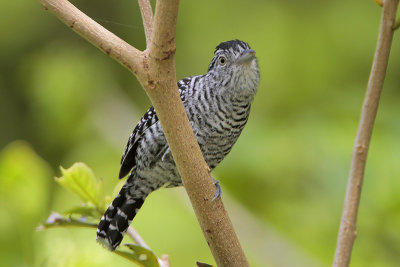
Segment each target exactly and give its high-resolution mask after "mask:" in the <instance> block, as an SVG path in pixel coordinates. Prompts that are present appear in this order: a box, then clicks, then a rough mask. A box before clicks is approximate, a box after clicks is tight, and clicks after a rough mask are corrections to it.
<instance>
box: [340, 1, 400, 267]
mask: <svg viewBox="0 0 400 267" xmlns="http://www.w3.org/2000/svg"><path fill="white" fill-rule="evenodd" d="M398 2H399V0H384V1H383V10H382V20H381V25H380V31H379V37H378V44H377V47H376V51H375V57H374V61H373V63H372V69H371V74H370V76H369V81H368V87H367V92H366V95H365V99H364V104H363V106H362V110H361V118H360V124H359V126H358V131H357V136H356V140H355V143H354V149H353V156H352V161H351V167H350V174H349V181H348V185H347V191H346V198H345V203H344V207H343V214H342V220H341V222H340V230H339V236H338V241H337V247H336V253H335V259H334V263H333V266H335V267H346V266H348V265H349V263H350V257H351V251H352V248H353V244H354V240H355V238H356V224H357V213H358V207H359V204H360V196H361V187H362V183H363V178H364V170H365V163H366V160H367V153H368V148H369V143H370V140H371V135H372V130H373V127H374V121H375V117H376V113H377V111H378V104H379V98H380V94H381V91H382V87H383V81H384V79H385V73H386V68H387V64H388V60H389V53H390V47H391V44H392V38H393V31H394V30H393V23H394V20H395V16H396V10H397V5H398Z"/></svg>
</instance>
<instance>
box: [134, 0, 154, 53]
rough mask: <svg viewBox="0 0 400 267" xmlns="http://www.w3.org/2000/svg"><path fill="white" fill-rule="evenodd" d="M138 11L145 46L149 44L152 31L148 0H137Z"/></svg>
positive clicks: (151, 11) (150, 10)
mask: <svg viewBox="0 0 400 267" xmlns="http://www.w3.org/2000/svg"><path fill="white" fill-rule="evenodd" d="M138 2H139V7H140V12H141V13H142V20H143V27H144V33H145V35H146V47H149V46H150V43H151V35H152V32H153V9H152V8H151V5H150V1H149V0H138Z"/></svg>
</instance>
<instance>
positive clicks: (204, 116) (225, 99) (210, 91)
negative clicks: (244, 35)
mask: <svg viewBox="0 0 400 267" xmlns="http://www.w3.org/2000/svg"><path fill="white" fill-rule="evenodd" d="M214 54H215V55H214V57H213V59H212V61H211V63H210V65H209V68H208V72H207V73H206V74H205V75H198V76H192V77H188V78H184V79H182V80H180V81H179V82H178V89H179V93H180V96H181V99H182V102H183V105H184V107H185V109H186V113H187V115H188V118H189V121H190V122H191V125H192V128H193V131H194V133H195V135H196V138H197V141H198V143H199V145H200V148H201V151H202V152H203V156H204V159H205V161H206V162H207V164H208V165H209V167H210V169H211V170H212V169H214V168H215V167H216V166H217V165H218V164H219V163H220V162H221V161H222V160H223V159H224V157H225V156H226V155H227V154H228V153H229V151H230V150H231V149H232V146H233V145H234V143H235V142H236V140H237V138H238V137H239V135H240V133H241V131H242V129H243V127H244V126H245V124H246V122H247V119H248V116H249V113H250V106H251V103H252V101H253V98H254V95H255V93H256V91H257V86H258V83H259V78H260V76H259V69H258V65H257V60H256V58H255V51H254V50H251V49H250V47H249V45H248V44H247V43H245V42H242V41H239V40H233V41H228V42H223V43H221V44H219V45H218V46H217V48H216V50H215V52H214ZM129 172H130V175H129V177H128V179H127V181H126V183H125V185H124V186H123V187H122V189H121V191H120V192H119V194H118V195H117V197H116V198H115V199H114V201H113V202H112V203H111V204H110V206H109V208H108V210H107V211H106V212H105V214H104V216H103V217H102V219H101V221H100V223H99V226H98V229H97V240H98V241H99V242H100V243H102V244H104V245H105V246H106V247H107V248H109V249H110V250H114V249H116V248H117V247H118V245H119V244H120V243H121V241H122V238H123V235H124V233H125V232H126V230H127V228H128V226H129V224H130V223H131V221H132V219H133V218H134V217H135V215H136V213H137V212H138V210H139V209H140V207H141V206H142V204H143V202H144V200H145V198H146V197H147V196H148V195H149V194H150V193H151V192H152V191H154V190H156V189H158V188H160V187H175V186H180V185H182V181H181V178H180V176H179V173H178V170H177V168H176V166H175V163H174V160H173V158H172V155H171V152H170V151H169V147H168V144H167V142H166V139H165V137H164V133H163V131H162V128H161V125H160V122H159V121H158V117H157V115H156V111H155V110H154V108H153V107H151V108H150V109H149V110H148V111H147V113H146V114H145V115H144V116H143V118H142V119H141V120H140V122H139V123H138V124H137V125H136V127H135V129H134V130H133V133H132V134H131V135H130V137H129V140H128V144H127V146H126V149H125V152H124V154H123V156H122V160H121V168H120V173H119V178H122V177H124V176H126V175H127V174H128V173H129Z"/></svg>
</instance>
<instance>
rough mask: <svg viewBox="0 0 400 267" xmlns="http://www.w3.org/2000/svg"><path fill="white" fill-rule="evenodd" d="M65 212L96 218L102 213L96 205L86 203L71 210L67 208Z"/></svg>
mask: <svg viewBox="0 0 400 267" xmlns="http://www.w3.org/2000/svg"><path fill="white" fill-rule="evenodd" d="M64 214H67V215H72V214H75V215H80V216H88V217H92V218H95V219H99V218H100V217H101V215H102V214H100V213H99V211H98V210H97V209H96V207H94V206H93V205H86V204H83V205H81V206H77V207H73V208H70V209H69V210H66V211H65V212H64Z"/></svg>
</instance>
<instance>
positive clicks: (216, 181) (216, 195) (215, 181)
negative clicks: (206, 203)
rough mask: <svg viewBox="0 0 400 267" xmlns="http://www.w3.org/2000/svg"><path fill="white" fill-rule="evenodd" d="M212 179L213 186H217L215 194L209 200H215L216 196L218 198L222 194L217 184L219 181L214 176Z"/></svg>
mask: <svg viewBox="0 0 400 267" xmlns="http://www.w3.org/2000/svg"><path fill="white" fill-rule="evenodd" d="M213 180H214V184H215V187H216V188H217V190H216V191H215V195H214V197H213V199H212V200H211V201H214V200H217V199H218V198H220V197H221V196H222V189H221V186H220V185H219V181H218V180H216V179H214V178H213Z"/></svg>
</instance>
